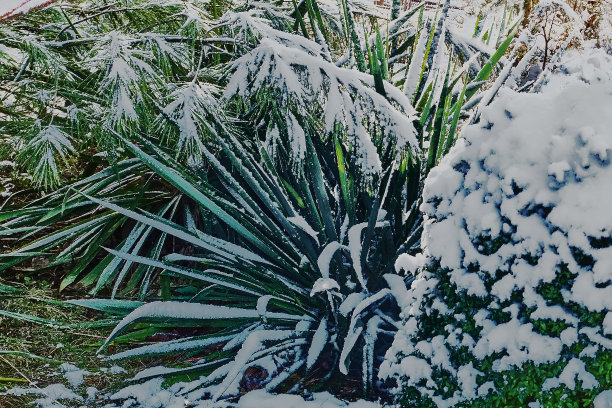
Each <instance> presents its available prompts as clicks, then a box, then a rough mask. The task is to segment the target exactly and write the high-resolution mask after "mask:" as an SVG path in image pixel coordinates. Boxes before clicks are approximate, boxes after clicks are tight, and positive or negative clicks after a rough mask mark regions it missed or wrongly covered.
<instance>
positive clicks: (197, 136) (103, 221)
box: [0, 0, 550, 400]
mask: <svg viewBox="0 0 612 408" xmlns="http://www.w3.org/2000/svg"><path fill="white" fill-rule="evenodd" d="M450 7H451V5H450V1H449V0H445V1H443V2H442V3H441V4H440V5H439V7H435V8H433V9H432V8H431V7H429V6H428V5H427V4H426V3H420V4H416V3H415V4H414V5H413V6H412V7H411V8H409V9H407V10H402V7H401V2H400V1H399V0H396V1H393V3H392V9H391V13H390V16H391V17H390V19H388V20H386V19H384V18H382V16H381V15H380V12H379V11H378V10H377V9H376V8H374V7H373V6H372V7H368V6H365V5H363V4H362V3H359V2H356V1H349V0H343V1H340V2H332V1H326V0H304V1H300V2H297V1H294V2H275V1H274V2H273V1H266V2H254V1H253V2H251V1H249V2H233V1H225V0H212V1H200V0H193V1H187V2H184V1H175V0H155V1H145V0H120V1H115V2H106V1H105V2H99V1H90V0H81V1H76V0H74V1H63V2H59V3H56V4H53V5H51V6H50V7H48V8H45V9H43V10H37V11H33V12H31V13H29V14H27V15H26V16H23V17H20V18H16V19H12V20H9V21H6V22H4V23H2V24H0V100H1V101H2V104H1V106H0V160H4V162H6V163H8V164H7V165H6V166H5V167H2V168H0V170H2V169H5V170H4V171H5V172H6V173H9V174H7V175H8V176H10V177H11V178H12V179H22V180H21V181H20V183H17V185H14V186H11V187H10V188H5V190H4V191H0V193H2V195H3V197H6V199H5V201H4V202H3V203H2V204H1V205H0V238H1V239H2V243H1V244H0V249H1V250H2V251H3V252H2V254H0V271H1V272H2V274H3V275H5V276H8V277H12V278H14V277H15V276H16V274H19V273H20V271H21V272H24V271H25V272H26V275H27V276H28V277H30V276H31V277H34V278H35V279H36V278H37V276H39V275H40V274H42V273H44V272H45V271H46V273H52V274H53V276H54V277H55V276H57V275H56V274H57V273H58V272H57V271H60V274H61V275H62V276H61V282H60V283H59V285H58V288H59V290H60V291H63V292H64V293H66V292H67V291H69V293H73V294H78V297H79V298H78V299H71V300H70V301H69V302H67V303H68V304H69V305H72V306H74V305H77V306H83V307H85V308H88V309H91V310H93V311H95V313H98V314H96V315H95V316H98V317H99V318H102V319H103V320H102V321H101V322H100V323H97V325H101V326H103V327H104V328H103V329H100V330H101V331H100V332H97V333H99V334H100V333H101V334H103V335H104V336H105V337H106V340H105V341H104V342H100V343H96V345H97V346H100V348H99V350H98V351H99V352H100V353H102V354H104V355H105V356H106V358H107V359H108V360H110V361H118V360H122V361H123V360H128V359H130V361H139V360H134V359H136V358H139V359H149V360H146V361H147V362H148V363H151V362H152V361H155V362H158V363H160V364H164V365H166V366H168V367H165V368H164V369H154V370H144V371H141V372H140V373H139V374H138V375H137V376H138V378H139V379H140V380H145V379H149V378H151V377H156V376H162V377H164V378H167V379H168V381H169V382H176V381H179V380H184V379H190V380H195V379H197V384H198V386H199V387H203V388H206V389H208V390H209V392H208V396H209V397H210V398H211V399H213V400H217V399H221V398H225V397H228V396H233V395H236V394H238V393H240V392H244V391H245V390H247V391H248V389H246V388H249V387H246V388H245V386H244V384H242V381H241V379H243V378H245V377H248V376H250V375H252V373H253V372H257V373H258V374H257V381H256V383H257V384H256V386H257V387H265V388H266V389H268V390H289V389H291V390H293V391H300V390H314V389H316V388H317V387H321V386H327V387H328V388H330V389H333V388H334V387H336V388H338V383H339V382H340V381H339V380H338V379H339V378H345V377H344V376H348V378H349V382H350V383H351V384H356V386H355V387H353V389H352V390H351V392H352V393H351V394H350V395H349V396H351V397H356V396H358V395H365V396H368V397H370V398H373V397H377V396H380V395H384V394H385V393H386V391H387V389H386V388H385V386H386V385H380V384H376V382H375V379H376V378H377V375H376V374H377V370H378V366H379V364H380V361H379V358H378V357H379V356H382V355H384V352H385V351H386V350H387V349H388V348H389V346H390V344H391V342H392V340H393V336H394V335H395V333H396V332H397V330H398V327H400V326H401V325H400V320H401V318H400V311H401V306H402V304H403V302H404V301H405V299H403V298H402V296H403V295H404V294H405V290H406V285H407V284H409V283H410V279H407V278H406V277H405V276H404V275H399V274H397V273H396V271H395V267H394V265H395V263H396V260H397V259H398V257H399V256H400V255H402V254H405V253H408V254H412V255H414V254H416V253H417V252H419V251H420V244H421V243H420V238H421V233H422V230H423V223H424V220H423V215H422V213H421V210H420V205H421V202H422V199H421V196H422V188H423V182H424V180H425V178H426V177H427V175H428V174H429V172H430V171H431V170H432V169H433V168H434V167H435V166H436V165H437V164H438V163H439V162H440V160H441V159H442V158H443V157H444V156H445V155H446V154H447V153H448V152H449V150H450V149H451V147H452V146H453V145H454V143H455V141H456V140H457V137H458V133H459V131H460V130H461V129H462V128H463V127H464V126H465V125H466V124H469V123H476V122H477V121H478V120H479V117H480V112H481V110H482V108H483V107H485V106H486V105H488V104H489V103H490V102H491V101H492V100H493V99H494V97H495V96H496V94H497V92H498V90H499V89H500V88H501V87H502V86H504V85H508V86H513V87H515V88H516V87H518V85H519V81H517V80H516V79H517V78H520V77H521V75H522V74H523V71H524V70H525V68H526V67H527V64H528V63H529V62H530V60H531V59H532V58H533V57H534V51H531V52H528V53H526V54H525V53H523V52H522V48H521V47H520V45H521V44H523V47H526V46H528V43H527V42H526V41H525V40H524V39H521V40H520V41H519V40H517V36H516V34H517V31H518V23H519V21H521V16H520V14H519V11H520V10H519V7H518V6H513V5H509V6H507V7H505V8H504V13H503V17H501V21H497V22H495V21H493V23H492V24H490V23H488V22H486V25H485V23H483V21H482V20H481V19H479V20H478V21H477V24H476V27H475V33H474V36H473V37H469V36H468V37H466V36H464V35H463V34H461V32H459V30H458V28H457V27H455V26H454V25H453V24H454V23H453V21H452V19H451V18H449V10H450ZM479 24H480V25H479ZM546 27H548V26H546ZM546 27H545V28H544V30H545V31H544V34H545V35H550V30H549V31H546V30H547V28H546ZM483 28H484V29H483ZM533 31H534V32H536V31H537V30H536V29H535V28H533ZM547 33H548V34H547ZM494 46H495V47H494ZM523 55H525V56H523ZM548 58H549V55H548V41H547V47H546V51H545V52H544V64H546V60H547V59H548ZM513 81H514V83H513V84H511V82H513ZM6 187H9V186H8V184H7V186H6ZM86 294H87V295H86ZM11 296H18V295H17V294H15V295H11ZM86 296H91V297H90V298H84V297H86ZM10 307H11V305H10V304H7V305H6V308H7V309H9V308H10ZM71 310H72V309H71ZM88 313H89V312H88ZM91 313H94V312H91ZM5 316H10V317H13V318H17V319H21V320H24V319H26V318H25V317H24V316H22V315H14V314H13V315H10V314H5ZM86 316H89V315H86ZM101 316H103V317H101ZM26 320H27V319H26ZM111 325H112V326H114V329H113V330H112V331H110V333H109V332H108V331H104V330H105V328H106V327H109V326H111ZM160 333H161V334H164V333H165V334H168V333H171V335H163V336H160V335H159V334H160ZM99 334H96V335H99ZM151 340H153V341H151ZM160 340H161V341H160ZM141 361H142V360H141ZM132 364H133V365H134V366H135V367H136V366H137V364H139V363H132ZM86 365H87V364H86ZM315 384H317V385H315ZM357 390H359V391H357Z"/></svg>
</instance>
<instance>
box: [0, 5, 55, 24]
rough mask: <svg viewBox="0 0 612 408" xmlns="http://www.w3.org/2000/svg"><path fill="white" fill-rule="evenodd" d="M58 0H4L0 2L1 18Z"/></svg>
mask: <svg viewBox="0 0 612 408" xmlns="http://www.w3.org/2000/svg"><path fill="white" fill-rule="evenodd" d="M55 1H56V0H2V3H1V4H0V20H2V19H3V18H6V17H10V16H16V15H18V14H24V13H27V12H28V11H30V10H31V9H33V8H37V7H40V6H45V5H47V4H50V3H54V2H55Z"/></svg>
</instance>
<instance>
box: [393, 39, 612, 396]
mask: <svg viewBox="0 0 612 408" xmlns="http://www.w3.org/2000/svg"><path fill="white" fill-rule="evenodd" d="M611 68H612V58H611V57H610V56H609V55H607V54H606V53H605V52H604V51H603V50H596V51H591V52H590V54H589V55H587V56H586V57H584V56H581V55H580V54H578V53H572V54H569V55H567V56H566V58H565V59H564V62H563V64H562V68H561V72H563V73H562V74H558V75H555V76H553V77H552V78H551V80H550V82H549V83H548V84H547V85H545V86H544V87H543V88H542V92H541V93H537V94H536V93H533V94H522V93H516V92H514V91H510V90H507V89H505V90H502V91H501V92H502V95H501V97H500V98H499V99H497V100H496V101H495V102H493V103H492V104H491V105H490V106H489V107H488V108H486V109H485V110H483V111H482V115H481V117H480V122H479V123H477V124H475V125H472V126H469V127H468V128H466V130H465V133H464V136H465V140H461V141H460V142H458V143H457V145H456V146H455V147H454V149H453V150H452V151H451V152H450V154H449V155H448V156H446V157H445V158H444V160H442V163H441V164H440V165H439V166H438V167H437V168H435V169H434V170H432V172H431V173H430V175H429V178H428V179H427V180H426V182H425V190H424V198H423V201H424V203H423V205H422V209H423V211H424V212H425V214H426V216H427V221H426V225H425V229H424V232H423V236H422V247H423V249H424V256H425V258H426V259H425V260H423V259H415V258H414V257H410V256H408V255H405V256H403V257H400V258H399V260H398V262H397V264H396V267H397V268H398V269H399V270H402V269H403V270H405V271H406V272H407V273H416V280H415V281H414V282H413V283H412V285H411V288H410V290H409V295H410V300H409V301H408V302H407V303H408V304H409V306H407V307H406V308H404V309H403V312H402V313H403V317H404V323H403V328H402V330H400V332H399V333H398V335H397V336H396V338H395V341H394V344H393V346H392V348H391V349H390V350H389V352H388V354H387V360H386V361H385V362H384V363H383V366H382V367H381V375H382V376H389V377H395V378H396V379H397V380H398V385H399V393H398V399H399V401H401V402H402V403H406V404H409V401H413V402H414V401H417V400H425V401H428V403H429V404H430V405H432V406H433V405H435V406H438V407H446V406H482V404H483V403H484V404H485V405H486V406H490V407H492V406H495V407H497V406H499V407H505V406H509V405H512V406H515V405H520V406H526V405H527V404H531V403H533V404H535V405H530V406H540V405H538V403H539V404H542V406H548V407H558V406H572V407H574V406H575V407H578V406H588V405H589V403H590V401H592V400H593V398H595V397H596V396H597V394H598V393H600V392H601V390H605V389H609V388H610V387H611V386H612V377H611V376H610V373H611V372H612V352H611V349H612V313H611V312H610V309H611V308H612V285H611V284H610V283H611V282H610V281H611V279H612V263H611V261H612V212H611V211H610V206H609V204H610V201H611V200H612V189H611V188H610V180H611V178H612V163H611V161H612V132H611V129H612V117H611V116H610V114H609V112H610V110H611V109H612V75H611V74H610V72H612V71H611ZM423 264H425V266H424V267H422V269H419V266H420V265H423ZM424 405H427V403H425V404H424Z"/></svg>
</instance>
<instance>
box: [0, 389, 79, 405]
mask: <svg viewBox="0 0 612 408" xmlns="http://www.w3.org/2000/svg"><path fill="white" fill-rule="evenodd" d="M2 395H14V396H22V395H39V396H40V398H38V399H36V400H35V401H34V404H35V405H36V406H37V407H38V408H60V407H63V406H64V405H63V404H62V403H61V401H77V402H82V401H83V397H81V396H79V395H77V394H75V393H74V391H72V390H70V389H68V388H67V387H66V386H65V385H64V384H51V385H48V386H46V387H45V388H38V387H32V388H19V387H15V388H11V389H10V390H8V391H7V392H5V393H0V397H1V396H2Z"/></svg>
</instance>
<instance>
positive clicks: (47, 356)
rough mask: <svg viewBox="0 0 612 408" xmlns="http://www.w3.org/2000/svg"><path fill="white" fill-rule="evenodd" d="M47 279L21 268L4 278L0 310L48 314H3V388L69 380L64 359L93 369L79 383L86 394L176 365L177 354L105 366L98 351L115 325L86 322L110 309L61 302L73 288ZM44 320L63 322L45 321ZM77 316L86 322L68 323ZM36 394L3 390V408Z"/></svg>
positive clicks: (0, 347) (0, 381)
mask: <svg viewBox="0 0 612 408" xmlns="http://www.w3.org/2000/svg"><path fill="white" fill-rule="evenodd" d="M46 278H47V279H49V278H52V277H46ZM49 281H51V282H53V281H54V280H53V279H49V280H45V279H44V277H37V279H33V278H29V277H28V276H26V275H24V274H22V273H18V274H16V275H14V278H13V280H11V281H7V280H3V279H1V278H0V311H3V312H9V313H18V314H20V315H25V316H32V317H34V318H38V319H44V320H41V321H31V320H32V319H31V318H30V320H28V318H25V317H21V318H18V317H12V316H7V315H6V314H0V392H4V391H6V390H8V389H10V388H13V387H16V386H18V387H26V388H27V387H28V386H29V385H28V383H31V384H33V385H34V387H39V388H44V387H46V386H47V385H49V384H54V383H63V384H65V385H66V386H68V382H67V381H66V380H65V378H64V376H63V374H62V373H60V370H59V366H60V365H61V364H62V363H64V362H67V363H71V364H74V365H76V366H78V367H79V368H81V369H85V370H88V371H90V372H91V373H92V375H90V376H86V377H85V382H84V384H83V386H82V387H81V390H80V393H81V394H83V396H85V389H86V388H87V387H96V388H97V389H99V390H105V392H108V391H112V390H116V389H118V388H119V387H120V386H121V385H122V384H123V383H124V382H125V379H126V378H129V377H131V376H132V375H134V374H135V373H136V372H138V371H140V370H142V369H144V368H146V367H150V366H154V365H159V364H169V365H172V364H176V362H177V361H178V360H179V359H178V358H177V357H175V359H169V358H165V359H164V360H161V359H139V360H128V361H125V362H121V363H120V365H121V366H122V367H123V368H124V369H125V370H126V372H125V373H122V374H110V373H109V372H108V371H107V372H103V371H102V369H103V368H109V367H110V366H112V365H113V364H112V363H109V362H105V361H103V360H101V359H100V358H99V357H98V356H97V355H96V351H97V350H98V348H99V347H100V346H101V345H102V343H103V341H104V339H105V338H106V336H107V335H108V334H109V333H110V331H111V330H112V327H113V326H112V325H108V327H87V326H88V324H87V323H93V322H96V321H99V320H101V319H105V318H108V315H105V314H103V313H95V312H92V311H89V310H86V309H83V308H80V307H76V306H70V305H67V304H63V303H62V302H61V301H62V300H66V299H67V298H68V297H69V296H70V294H66V295H63V294H62V295H60V294H58V291H57V289H55V288H54V287H53V286H52V285H51V284H50V283H49ZM46 320H50V321H55V322H58V323H64V325H59V324H57V325H52V324H46V323H45V321H46ZM77 322H78V323H85V324H81V325H80V326H77V325H72V326H67V325H70V324H73V323H77ZM139 344H143V343H142V342H140V343H139ZM132 345H133V343H132ZM126 346H129V344H125V345H120V346H116V347H117V348H118V349H119V348H122V347H126ZM77 393H79V392H78V391H77ZM36 398H37V397H36V396H33V395H26V396H20V397H16V396H0V408H13V407H15V408H16V407H24V406H27V404H28V403H30V402H32V401H33V400H35V399H36ZM67 406H70V405H67Z"/></svg>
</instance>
